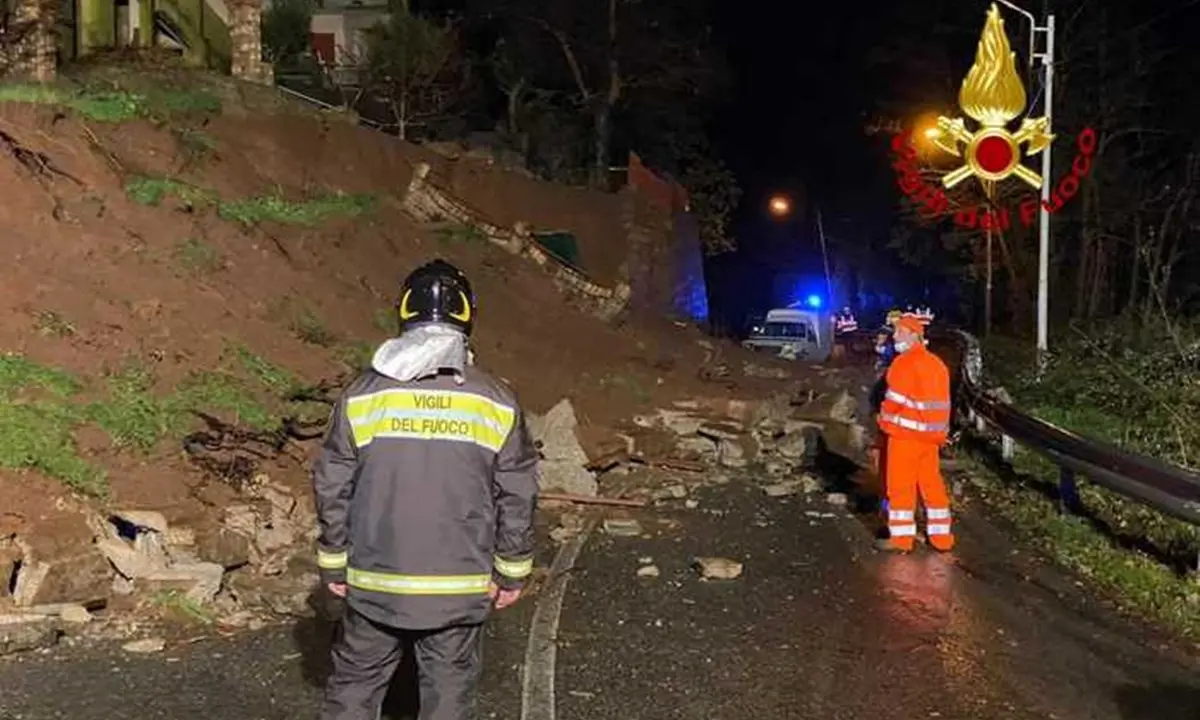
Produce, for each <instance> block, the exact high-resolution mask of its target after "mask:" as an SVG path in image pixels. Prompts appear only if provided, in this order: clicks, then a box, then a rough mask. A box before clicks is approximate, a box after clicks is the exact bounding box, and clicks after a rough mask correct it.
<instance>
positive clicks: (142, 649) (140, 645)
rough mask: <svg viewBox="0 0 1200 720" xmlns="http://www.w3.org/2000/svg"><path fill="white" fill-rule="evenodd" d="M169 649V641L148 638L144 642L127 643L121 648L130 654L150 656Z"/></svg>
mask: <svg viewBox="0 0 1200 720" xmlns="http://www.w3.org/2000/svg"><path fill="white" fill-rule="evenodd" d="M166 647H167V641H166V640H163V639H162V638H146V639H144V640H134V641H132V642H127V643H125V644H124V645H122V646H121V649H122V650H124V651H125V652H129V653H137V654H142V655H144V654H149V653H156V652H162V651H163V650H164V649H165V648H166Z"/></svg>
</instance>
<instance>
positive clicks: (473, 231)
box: [433, 223, 487, 244]
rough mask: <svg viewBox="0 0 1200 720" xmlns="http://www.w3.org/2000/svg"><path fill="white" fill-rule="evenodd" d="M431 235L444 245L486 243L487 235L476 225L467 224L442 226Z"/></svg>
mask: <svg viewBox="0 0 1200 720" xmlns="http://www.w3.org/2000/svg"><path fill="white" fill-rule="evenodd" d="M433 233H434V236H436V237H437V239H438V240H439V241H441V242H445V243H463V244H482V243H484V242H486V241H487V233H485V232H484V231H483V230H482V229H480V228H479V227H478V226H477V225H471V224H469V223H455V224H451V225H443V226H442V227H439V228H437V229H436V230H434V231H433Z"/></svg>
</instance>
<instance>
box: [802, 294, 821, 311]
mask: <svg viewBox="0 0 1200 720" xmlns="http://www.w3.org/2000/svg"><path fill="white" fill-rule="evenodd" d="M804 304H806V305H808V306H809V307H810V308H813V309H817V308H820V307H821V296H820V295H809V296H808V297H807V298H805V300H804Z"/></svg>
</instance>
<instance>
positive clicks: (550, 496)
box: [538, 493, 647, 507]
mask: <svg viewBox="0 0 1200 720" xmlns="http://www.w3.org/2000/svg"><path fill="white" fill-rule="evenodd" d="M538 498H540V499H542V500H549V501H551V502H569V503H575V504H577V505H611V506H613V507H646V504H647V503H646V501H645V500H630V499H628V498H614V497H600V496H591V495H573V494H571V493H538Z"/></svg>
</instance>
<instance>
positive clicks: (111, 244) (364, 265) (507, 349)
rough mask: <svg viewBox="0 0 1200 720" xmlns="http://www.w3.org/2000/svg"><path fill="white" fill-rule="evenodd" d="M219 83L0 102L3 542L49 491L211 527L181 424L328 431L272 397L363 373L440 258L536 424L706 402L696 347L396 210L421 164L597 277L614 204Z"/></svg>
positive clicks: (43, 513)
mask: <svg viewBox="0 0 1200 720" xmlns="http://www.w3.org/2000/svg"><path fill="white" fill-rule="evenodd" d="M213 82H215V81H205V82H203V83H201V82H197V83H195V87H189V86H188V85H187V84H186V83H185V84H183V85H182V86H180V85H178V84H177V86H176V87H177V89H176V90H172V91H170V92H166V91H163V92H158V91H157V90H154V89H153V88H149V89H147V88H139V89H138V90H136V91H129V92H126V91H122V92H118V93H115V94H112V93H110V94H106V95H98V96H88V95H87V94H86V93H85V94H82V95H81V94H78V93H77V92H76V91H74V90H73V91H71V93H69V94H63V95H55V96H52V97H48V96H47V95H46V94H45V93H30V92H28V91H23V90H19V89H18V90H13V91H11V92H9V93H8V94H7V95H6V96H4V97H0V188H3V190H4V202H3V203H2V204H0V220H2V227H3V228H4V249H5V252H6V255H7V258H6V259H7V262H5V263H3V264H2V265H0V307H2V308H3V310H4V312H3V313H0V346H2V347H3V349H4V351H5V352H6V353H9V355H7V356H4V357H0V395H3V398H2V399H3V407H4V408H5V410H4V411H3V414H4V416H5V417H3V418H0V494H2V496H3V497H4V498H5V502H4V508H3V509H2V511H3V513H4V514H3V516H0V537H6V536H10V535H12V534H14V533H17V534H20V533H26V534H28V533H30V532H32V531H34V530H35V529H36V528H37V527H39V526H41V525H43V524H45V523H48V522H51V521H53V520H54V519H55V518H56V517H58V516H60V515H62V514H63V513H64V512H68V511H69V510H70V508H69V507H67V506H68V505H70V504H71V503H70V502H67V501H65V500H64V497H66V496H67V495H68V493H66V492H65V489H64V483H65V484H66V486H68V487H71V488H73V489H74V490H78V491H82V492H84V493H85V494H88V493H90V494H92V495H94V496H97V497H101V498H106V501H107V502H108V503H110V504H111V505H112V506H114V507H116V506H123V507H146V508H153V509H157V510H161V511H163V512H164V513H165V514H166V515H167V517H168V518H169V519H170V520H171V521H172V522H174V521H175V520H177V519H180V518H184V519H187V518H193V517H203V516H204V515H205V513H206V512H208V511H209V510H210V509H212V508H214V507H219V506H220V505H221V503H222V502H225V501H226V500H225V499H227V498H228V497H229V496H230V494H231V493H232V492H233V491H232V490H227V489H223V488H221V487H220V486H219V483H218V484H214V483H212V482H209V481H207V480H205V479H204V477H203V474H202V473H201V472H200V470H199V469H197V468H196V467H194V466H193V465H192V464H190V463H189V462H188V461H187V459H186V457H185V456H184V455H183V454H182V453H180V452H179V448H180V441H181V439H182V438H183V437H184V436H185V435H186V434H187V433H188V432H190V431H193V430H195V429H196V428H197V427H198V419H197V417H198V416H197V413H210V414H212V415H214V416H216V417H219V418H221V419H222V420H224V421H226V422H229V423H234V424H236V425H238V426H240V427H248V428H252V429H270V428H272V427H278V424H279V421H280V419H281V418H282V417H285V416H298V417H301V418H304V417H309V418H313V419H321V418H322V417H323V416H324V415H327V413H328V407H327V406H325V405H322V404H320V403H314V402H310V401H308V400H306V399H305V397H304V394H303V393H302V394H301V395H302V396H301V397H299V398H294V397H293V399H290V400H289V399H287V398H288V397H289V396H294V395H295V391H296V390H297V389H298V388H299V389H302V388H304V387H311V386H314V385H317V384H319V383H320V382H321V381H322V380H323V379H329V378H333V377H336V376H338V375H339V374H343V373H346V372H352V371H353V370H354V369H356V368H358V367H361V365H362V363H363V362H364V360H365V359H366V358H369V355H370V352H371V350H372V349H373V348H374V347H375V345H376V344H377V343H378V342H379V341H380V340H382V339H383V338H385V337H387V336H388V334H389V333H390V331H391V330H392V328H393V327H394V325H393V323H394V317H393V315H392V313H391V310H390V308H391V304H392V302H393V301H394V294H395V289H396V287H397V284H398V282H399V281H400V280H401V279H402V278H403V276H404V275H405V274H406V273H407V272H408V271H409V270H410V269H411V268H413V267H414V266H416V265H417V264H419V263H421V262H423V261H426V260H428V259H430V258H432V257H436V256H441V257H445V258H447V259H449V260H450V261H452V262H454V263H456V264H458V265H459V266H461V267H462V268H463V269H464V270H465V271H466V273H467V274H468V275H469V276H470V277H471V279H472V280H473V282H474V284H475V287H476V291H477V294H478V296H479V303H480V310H479V325H478V331H477V336H476V337H475V339H474V345H475V349H476V352H477V355H478V358H479V361H480V363H481V364H482V365H484V366H485V367H487V368H488V369H490V370H492V371H493V372H495V373H496V374H498V375H500V376H501V377H503V378H505V379H506V380H508V381H510V383H511V384H512V385H513V386H514V387H515V389H516V390H517V392H518V394H519V396H520V397H521V398H522V400H523V402H524V404H525V405H526V406H527V407H528V408H529V409H530V410H531V411H534V412H540V411H544V410H546V409H547V408H548V407H550V405H552V404H553V403H554V402H556V401H557V400H559V399H561V398H563V397H570V398H572V399H573V401H574V403H575V406H576V408H577V409H578V411H579V415H580V419H581V421H583V422H584V423H585V424H590V425H594V426H595V425H606V424H613V423H615V422H617V421H618V420H619V419H621V418H628V417H629V416H631V415H632V414H633V413H635V412H636V411H637V410H638V409H639V408H646V407H650V406H654V405H663V404H666V403H667V402H668V401H669V400H670V399H673V398H680V397H688V396H694V395H697V394H707V395H713V394H720V393H721V390H720V388H719V387H718V386H715V385H713V384H712V383H706V382H701V381H700V380H698V379H697V376H696V369H697V368H698V367H699V366H700V365H701V364H702V363H703V359H704V355H705V352H706V351H705V350H704V349H703V348H701V347H700V345H699V344H698V343H697V340H699V336H698V335H697V334H695V333H694V332H693V331H691V330H687V329H681V328H679V327H675V326H672V325H671V324H669V323H665V322H664V323H662V324H661V325H660V326H655V327H647V326H644V325H642V326H634V325H628V324H627V325H624V326H621V327H614V326H612V325H609V324H605V323H603V322H601V321H600V320H597V319H595V318H593V317H591V316H589V315H587V314H585V313H584V312H582V311H580V310H578V309H576V308H575V307H573V306H572V304H571V303H570V302H569V301H567V300H565V297H564V295H562V294H561V293H560V291H559V290H558V289H556V288H555V287H554V285H553V284H552V283H551V282H549V281H548V279H547V275H546V273H545V271H544V270H543V269H542V268H540V267H538V266H536V265H535V264H534V263H532V262H530V261H528V260H527V259H524V258H521V257H516V256H513V255H510V254H508V253H506V252H505V251H504V250H502V249H500V248H497V247H494V246H491V245H489V244H487V243H486V242H480V241H479V240H476V239H470V238H459V237H454V236H451V235H447V234H445V233H438V232H434V231H432V230H430V229H428V228H423V227H420V226H417V225H415V224H414V223H413V222H412V221H411V220H410V219H409V218H408V217H407V216H405V215H404V214H403V213H402V212H401V210H400V198H401V197H402V195H403V193H404V190H405V188H406V187H407V185H408V183H409V180H410V178H411V176H412V172H413V167H414V164H415V163H417V162H421V161H430V162H431V164H434V166H435V172H437V173H440V174H442V176H443V177H444V178H448V181H449V188H448V189H450V190H452V191H453V192H455V193H456V194H459V195H460V196H461V197H463V198H464V199H465V200H466V201H467V202H468V203H470V204H471V205H473V206H475V207H478V208H479V209H480V210H482V211H483V212H485V213H487V214H488V215H489V216H490V217H492V218H494V219H495V220H496V221H497V222H500V223H512V222H516V221H518V220H523V221H527V222H531V223H532V224H533V225H534V226H535V227H536V228H542V229H569V230H572V231H574V232H575V233H576V234H577V236H578V237H579V239H580V242H581V246H582V248H581V249H582V254H583V256H584V262H585V264H586V265H587V266H588V267H589V268H592V267H594V268H596V269H597V270H598V271H599V272H597V274H596V276H595V277H596V279H597V280H598V281H600V282H605V281H606V280H607V278H606V277H605V275H607V274H608V273H612V274H613V275H615V271H616V266H617V265H618V264H619V261H617V260H615V259H614V258H616V257H617V254H616V253H615V252H612V253H610V254H611V255H612V256H611V257H607V258H605V257H604V248H605V247H609V248H610V250H611V249H612V248H615V247H617V245H616V243H615V242H609V237H610V236H614V233H616V232H617V230H616V228H617V226H618V222H617V217H616V216H617V213H616V211H615V201H614V199H613V198H612V197H611V196H607V195H603V194H590V193H586V192H584V191H581V190H576V189H572V188H560V187H555V186H550V185H546V184H544V183H538V182H535V181H531V180H528V179H524V178H520V179H514V177H512V176H509V175H507V174H505V173H502V172H501V171H499V170H493V169H487V168H484V167H474V168H466V166H465V165H462V164H459V165H457V167H452V166H453V165H454V163H452V162H449V161H446V160H443V159H440V158H438V157H436V156H433V155H432V154H431V153H428V152H427V151H425V150H422V149H420V148H415V147H412V146H407V145H405V144H403V143H400V142H398V141H396V140H395V139H393V138H390V137H387V136H384V135H381V134H378V133H374V132H372V131H369V130H365V129H361V128H358V127H355V126H352V125H350V124H348V123H347V122H345V121H344V120H342V119H339V118H334V117H329V116H323V115H320V114H316V113H313V112H311V111H309V110H308V109H306V108H300V107H292V106H288V105H287V104H286V103H283V102H281V101H280V100H279V99H278V96H276V95H275V94H274V92H273V91H271V90H265V89H263V90H246V89H245V88H232V86H228V85H224V86H217V85H213ZM55 92H57V91H55ZM205 93H209V94H205ZM256 93H257V94H256ZM30 100H33V101H36V102H29V101H30ZM463 162H465V161H463ZM465 168H466V169H465ZM597 248H599V249H597ZM734 364H735V365H736V364H738V363H734ZM744 382H746V383H750V384H753V383H755V382H760V381H756V380H753V379H747V380H744ZM309 395H311V393H309ZM289 448H290V449H288V451H287V452H285V453H284V454H283V455H281V456H280V458H278V459H273V460H271V461H270V462H266V463H265V464H264V466H263V467H262V468H261V470H263V471H265V472H267V473H269V474H270V475H272V476H273V477H275V478H277V479H279V480H283V481H284V482H286V483H289V484H291V485H292V486H293V487H296V488H298V489H300V488H302V487H303V485H304V482H305V481H304V477H305V473H304V469H305V466H306V462H307V456H308V454H309V453H310V452H311V449H312V447H311V443H310V444H307V446H304V445H301V446H296V447H290V446H289ZM223 498H225V499H223ZM0 559H2V558H0Z"/></svg>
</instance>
